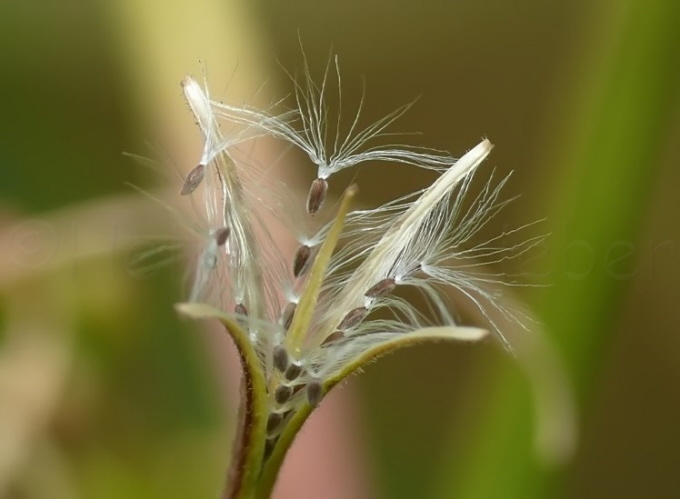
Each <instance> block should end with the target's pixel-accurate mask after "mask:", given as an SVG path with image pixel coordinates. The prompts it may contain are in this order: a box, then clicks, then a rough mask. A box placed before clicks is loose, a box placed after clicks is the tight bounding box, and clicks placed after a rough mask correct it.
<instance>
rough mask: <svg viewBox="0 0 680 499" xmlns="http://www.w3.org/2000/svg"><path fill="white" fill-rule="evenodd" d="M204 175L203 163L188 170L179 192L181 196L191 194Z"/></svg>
mask: <svg viewBox="0 0 680 499" xmlns="http://www.w3.org/2000/svg"><path fill="white" fill-rule="evenodd" d="M204 176H205V165H198V166H196V167H195V168H194V169H193V170H191V171H190V172H189V174H188V175H187V178H185V179H184V185H182V190H181V191H179V193H180V194H181V195H182V196H186V195H187V194H191V193H192V192H194V191H195V190H196V187H198V186H199V185H200V183H201V181H202V180H203V177H204Z"/></svg>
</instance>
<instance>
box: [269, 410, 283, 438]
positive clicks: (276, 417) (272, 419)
mask: <svg viewBox="0 0 680 499" xmlns="http://www.w3.org/2000/svg"><path fill="white" fill-rule="evenodd" d="M281 421H283V414H279V413H277V412H272V413H270V414H269V417H267V433H274V432H275V431H276V430H278V428H279V425H280V424H281Z"/></svg>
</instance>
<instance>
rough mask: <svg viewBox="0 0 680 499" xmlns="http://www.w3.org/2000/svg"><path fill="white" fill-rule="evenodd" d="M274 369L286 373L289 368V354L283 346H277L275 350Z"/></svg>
mask: <svg viewBox="0 0 680 499" xmlns="http://www.w3.org/2000/svg"><path fill="white" fill-rule="evenodd" d="M273 357H274V367H275V368H276V369H278V371H279V372H285V371H286V369H287V368H288V352H287V351H286V348H285V347H284V346H283V345H277V346H276V347H275V348H274V353H273Z"/></svg>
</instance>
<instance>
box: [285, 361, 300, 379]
mask: <svg viewBox="0 0 680 499" xmlns="http://www.w3.org/2000/svg"><path fill="white" fill-rule="evenodd" d="M301 372H302V368H301V367H300V366H298V365H296V364H291V365H290V366H288V369H286V372H285V373H284V375H283V376H284V377H285V378H286V379H287V380H288V381H293V380H295V379H297V378H298V376H300V373H301Z"/></svg>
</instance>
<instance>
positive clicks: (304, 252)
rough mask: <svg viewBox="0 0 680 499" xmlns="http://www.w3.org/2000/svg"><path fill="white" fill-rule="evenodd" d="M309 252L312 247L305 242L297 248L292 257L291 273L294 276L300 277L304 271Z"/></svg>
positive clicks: (310, 252)
mask: <svg viewBox="0 0 680 499" xmlns="http://www.w3.org/2000/svg"><path fill="white" fill-rule="evenodd" d="M311 254H312V249H311V248H310V247H309V246H307V245H306V244H303V245H302V246H300V247H299V248H298V249H297V251H296V252H295V256H294V257H293V275H294V276H295V277H300V276H301V275H302V273H303V272H304V271H305V269H306V268H307V263H309V257H310V255H311Z"/></svg>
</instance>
